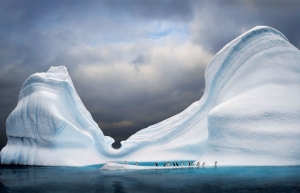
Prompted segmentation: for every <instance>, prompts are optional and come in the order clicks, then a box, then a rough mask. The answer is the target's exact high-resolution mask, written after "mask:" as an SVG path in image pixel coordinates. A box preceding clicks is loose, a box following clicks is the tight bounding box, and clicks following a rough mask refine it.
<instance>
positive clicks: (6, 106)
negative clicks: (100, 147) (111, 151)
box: [0, 0, 300, 148]
mask: <svg viewBox="0 0 300 193" xmlns="http://www.w3.org/2000/svg"><path fill="white" fill-rule="evenodd" d="M299 7H300V1H292V0H291V1H276V0H275V1H268V0H266V1H234V0H231V1H192V0H191V1H189V0H186V1H179V0H172V1H168V0H166V1H155V0H151V1H150V0H144V1H137V0H136V1H133V0H128V1H121V0H110V1H74V0H73V1H65V0H63V1H58V0H57V1H56V0H54V1H46V0H39V1H37V0H36V1H35V0H25V1H17V0H13V1H11V0H9V1H8V0H7V1H6V0H2V1H0V107H1V113H0V148H2V147H3V146H4V145H5V144H6V135H5V120H6V118H7V116H8V115H9V113H10V112H11V111H12V110H13V109H14V107H15V106H16V105H17V100H18V94H19V91H20V89H21V87H22V84H23V82H24V81H25V80H26V79H27V78H28V77H29V76H30V75H31V74H33V73H36V72H45V71H47V70H48V69H49V68H50V66H59V65H64V66H66V67H67V68H68V71H69V73H70V76H71V78H72V80H73V82H74V85H75V88H76V90H77V92H78V94H79V96H80V97H81V99H82V101H83V103H84V104H85V106H86V108H87V109H88V110H89V111H90V112H91V114H92V116H93V118H94V120H95V121H96V122H97V123H98V125H99V127H100V128H101V129H102V131H103V132H104V134H105V135H109V136H111V137H113V138H114V139H115V140H116V142H117V143H116V144H114V146H115V147H118V146H119V144H118V143H119V142H120V141H121V140H126V139H127V138H128V137H129V136H130V135H132V134H134V133H135V132H137V131H138V130H140V129H143V128H145V127H147V126H150V125H152V124H155V123H157V122H160V121H162V120H164V119H166V118H168V117H170V116H173V115H175V114H177V113H179V112H181V111H182V110H184V109H185V108H186V107H188V106H189V105H190V104H191V103H193V102H195V101H196V100H199V99H200V98H201V96H202V94H203V92H204V87H205V80H204V71H205V67H206V65H207V64H208V63H209V61H210V60H211V59H212V57H213V56H214V55H215V54H216V53H217V52H218V51H219V50H220V49H221V48H222V47H223V46H224V45H225V44H226V43H228V42H229V41H231V40H232V39H234V38H235V37H236V36H238V35H240V34H241V33H243V32H245V31H247V30H249V29H251V28H252V27H255V26H257V25H267V26H270V27H274V28H276V29H278V30H279V31H281V32H282V33H283V34H284V35H285V36H286V37H287V38H288V39H289V41H290V42H291V43H292V44H293V45H294V46H296V47H298V48H299V47H300V33H299V32H300V23H299V21H300V13H299Z"/></svg>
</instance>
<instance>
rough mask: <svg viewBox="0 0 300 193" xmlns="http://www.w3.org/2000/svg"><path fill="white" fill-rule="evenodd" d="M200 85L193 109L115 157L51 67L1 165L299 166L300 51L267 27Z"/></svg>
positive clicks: (67, 81) (26, 102)
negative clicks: (160, 162) (198, 163)
mask: <svg viewBox="0 0 300 193" xmlns="http://www.w3.org/2000/svg"><path fill="white" fill-rule="evenodd" d="M205 80H206V88H205V93H204V95H203V97H202V98H201V99H200V100H199V101H196V102H195V103H193V104H192V105H190V106H189V107H188V108H187V109H185V110H184V111H183V112H181V113H179V114H177V115H175V116H173V117H171V118H169V119H167V120H164V121H162V122H160V123H158V124H155V125H152V126H150V127H148V128H145V129H142V130H140V131H139V132H137V133H135V134H134V135H132V136H131V137H130V138H129V139H127V140H126V141H123V142H121V144H122V146H121V148H120V149H113V148H112V147H111V144H112V143H113V141H114V140H113V139H112V138H110V137H106V136H104V135H103V133H102V132H101V130H100V129H99V128H98V126H97V124H96V123H95V122H94V121H93V119H92V117H91V115H90V113H89V112H88V111H87V110H86V108H85V107H84V105H83V104H82V102H81V100H80V98H79V97H78V95H77V93H76V91H75V88H74V86H73V84H72V81H71V78H70V77H69V75H68V73H67V71H66V68H65V67H51V68H50V70H49V71H48V72H47V73H37V74H34V75H32V76H31V77H29V79H28V80H26V82H25V83H24V85H23V88H22V90H21V93H20V97H19V101H18V105H17V107H16V109H15V110H14V111H13V112H12V113H11V114H10V115H9V117H8V119H7V125H6V127H7V128H6V129H7V137H8V143H7V145H6V146H5V147H4V148H3V149H2V151H1V163H3V164H26V165H27V164H28V165H90V164H100V163H105V162H107V161H117V160H131V161H155V160H188V159H190V160H195V159H198V160H200V161H201V162H202V161H203V162H204V161H205V162H206V164H210V165H213V164H214V162H215V161H216V160H217V161H218V163H219V164H220V165H297V164H300V148H299V147H300V100H299V99H300V98H299V94H300V51H299V50H298V49H297V48H296V47H294V46H293V45H291V44H290V43H289V42H288V40H287V39H286V38H285V37H284V35H282V34H281V33H280V32H279V31H277V30H275V29H273V28H270V27H255V28H253V29H251V30H250V31H248V32H246V33H244V34H243V35H241V36H239V37H237V38H236V39H234V40H233V41H232V42H230V43H229V44H227V45H226V46H225V47H224V48H223V49H222V50H221V51H220V52H219V53H217V54H216V56H215V57H214V58H213V60H212V61H211V62H210V64H209V65H208V66H207V69H206V72H205Z"/></svg>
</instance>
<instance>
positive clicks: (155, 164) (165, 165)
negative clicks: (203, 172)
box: [125, 161, 218, 167]
mask: <svg viewBox="0 0 300 193" xmlns="http://www.w3.org/2000/svg"><path fill="white" fill-rule="evenodd" d="M187 164H188V166H195V165H196V166H197V167H200V166H201V163H200V162H197V164H195V162H190V161H188V162H187ZM125 165H127V161H125ZM135 165H136V166H138V165H139V163H138V162H135ZM172 165H173V166H174V167H176V166H184V162H181V164H180V165H179V164H178V163H177V162H172ZM217 165H218V162H217V161H215V166H217ZM154 166H156V167H158V164H157V163H154ZM170 166H171V164H170V162H166V163H165V164H164V167H170ZM202 166H203V167H204V166H205V162H203V163H202Z"/></svg>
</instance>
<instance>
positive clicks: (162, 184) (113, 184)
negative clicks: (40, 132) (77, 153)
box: [0, 166, 300, 193]
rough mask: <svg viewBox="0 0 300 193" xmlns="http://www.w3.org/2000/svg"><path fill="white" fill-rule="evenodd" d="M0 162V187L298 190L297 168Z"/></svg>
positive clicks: (119, 191)
mask: <svg viewBox="0 0 300 193" xmlns="http://www.w3.org/2000/svg"><path fill="white" fill-rule="evenodd" d="M98 168H99V166H98V167H82V168H76V167H27V166H0V192H116V193H125V192H157V193H160V192H161V193H163V192H172V193H174V192H180V193H185V192H230V193H236V192H271V193H274V192H300V167H299V166H297V167H220V166H219V167H216V168H215V167H207V168H202V167H201V168H199V169H168V170H144V171H101V170H99V169H98Z"/></svg>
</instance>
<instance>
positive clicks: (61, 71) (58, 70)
mask: <svg viewBox="0 0 300 193" xmlns="http://www.w3.org/2000/svg"><path fill="white" fill-rule="evenodd" d="M47 73H53V74H65V75H68V74H69V73H68V70H67V68H66V67H65V66H51V67H50V68H49V70H48V71H47Z"/></svg>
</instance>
